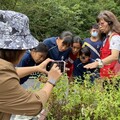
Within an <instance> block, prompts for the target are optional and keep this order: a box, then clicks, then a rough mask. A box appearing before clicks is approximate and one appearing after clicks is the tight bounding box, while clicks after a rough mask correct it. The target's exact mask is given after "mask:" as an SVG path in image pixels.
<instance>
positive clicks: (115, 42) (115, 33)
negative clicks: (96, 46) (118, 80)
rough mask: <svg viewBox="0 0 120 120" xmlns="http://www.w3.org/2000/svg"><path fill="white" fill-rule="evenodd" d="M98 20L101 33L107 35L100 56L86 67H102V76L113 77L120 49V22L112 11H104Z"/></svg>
mask: <svg viewBox="0 0 120 120" xmlns="http://www.w3.org/2000/svg"><path fill="white" fill-rule="evenodd" d="M97 22H98V25H99V28H100V31H101V33H104V34H105V35H106V38H105V40H104V42H103V46H102V48H101V52H100V58H101V59H96V61H95V62H94V63H91V64H87V65H85V66H84V67H85V68H88V69H89V68H90V69H92V68H96V67H99V68H100V76H101V77H102V78H103V77H108V78H110V77H112V76H113V75H115V74H116V72H115V69H114V68H115V65H116V63H117V60H118V56H119V51H120V22H119V21H118V20H117V18H116V16H115V15H114V14H113V13H112V12H110V11H107V10H105V11H102V12H100V13H99V15H98V17H97Z"/></svg>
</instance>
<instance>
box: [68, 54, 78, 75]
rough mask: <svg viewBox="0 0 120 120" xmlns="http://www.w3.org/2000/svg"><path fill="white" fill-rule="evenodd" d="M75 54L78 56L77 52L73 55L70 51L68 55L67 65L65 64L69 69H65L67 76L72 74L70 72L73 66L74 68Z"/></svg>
mask: <svg viewBox="0 0 120 120" xmlns="http://www.w3.org/2000/svg"><path fill="white" fill-rule="evenodd" d="M77 56H78V54H75V55H74V54H73V53H72V52H71V53H70V55H69V58H68V61H67V65H66V67H67V68H69V69H70V70H69V71H67V75H68V77H71V76H72V72H73V68H74V66H73V62H74V61H75V60H76V58H77Z"/></svg>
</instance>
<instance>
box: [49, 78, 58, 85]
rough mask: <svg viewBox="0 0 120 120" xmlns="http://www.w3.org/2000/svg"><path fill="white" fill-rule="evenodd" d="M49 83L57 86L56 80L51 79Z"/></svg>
mask: <svg viewBox="0 0 120 120" xmlns="http://www.w3.org/2000/svg"><path fill="white" fill-rule="evenodd" d="M47 82H49V83H50V84H51V85H53V86H55V85H56V80H53V79H49V80H48V81H47Z"/></svg>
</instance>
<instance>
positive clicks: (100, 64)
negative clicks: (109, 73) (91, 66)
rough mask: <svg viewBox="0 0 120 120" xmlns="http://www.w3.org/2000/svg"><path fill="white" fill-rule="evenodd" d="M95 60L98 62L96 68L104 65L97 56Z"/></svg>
mask: <svg viewBox="0 0 120 120" xmlns="http://www.w3.org/2000/svg"><path fill="white" fill-rule="evenodd" d="M95 61H97V62H98V68H102V67H103V66H104V64H103V61H102V60H101V59H99V58H97V59H96V60H95Z"/></svg>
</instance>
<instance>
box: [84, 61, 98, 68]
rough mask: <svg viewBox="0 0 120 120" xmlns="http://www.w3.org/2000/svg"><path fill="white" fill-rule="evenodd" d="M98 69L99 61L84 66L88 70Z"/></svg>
mask: <svg viewBox="0 0 120 120" xmlns="http://www.w3.org/2000/svg"><path fill="white" fill-rule="evenodd" d="M97 67H98V62H97V61H95V62H93V63H90V64H87V65H85V66H84V68H86V69H93V68H97Z"/></svg>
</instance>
